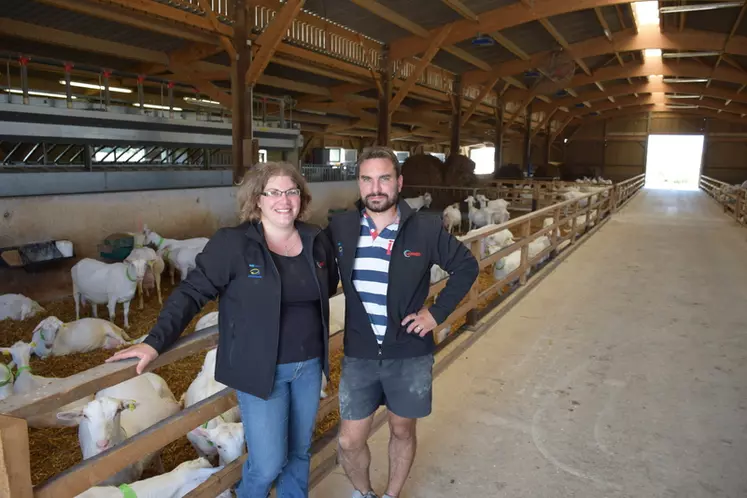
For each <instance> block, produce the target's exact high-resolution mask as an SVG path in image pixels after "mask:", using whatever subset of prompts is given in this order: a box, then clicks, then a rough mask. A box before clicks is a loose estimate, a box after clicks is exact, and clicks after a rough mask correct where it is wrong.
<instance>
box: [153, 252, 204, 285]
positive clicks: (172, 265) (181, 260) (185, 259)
mask: <svg viewBox="0 0 747 498" xmlns="http://www.w3.org/2000/svg"><path fill="white" fill-rule="evenodd" d="M202 249H203V248H202V247H188V246H181V247H172V246H165V247H163V248H161V249H159V250H158V254H159V256H161V257H162V258H163V259H164V261H168V263H169V274H170V275H171V284H172V285H173V284H174V272H175V270H179V277H180V279H181V280H184V279H185V278H187V275H189V272H190V271H192V270H194V269H195V267H196V266H197V262H196V258H197V255H198V254H200V253H201V252H202Z"/></svg>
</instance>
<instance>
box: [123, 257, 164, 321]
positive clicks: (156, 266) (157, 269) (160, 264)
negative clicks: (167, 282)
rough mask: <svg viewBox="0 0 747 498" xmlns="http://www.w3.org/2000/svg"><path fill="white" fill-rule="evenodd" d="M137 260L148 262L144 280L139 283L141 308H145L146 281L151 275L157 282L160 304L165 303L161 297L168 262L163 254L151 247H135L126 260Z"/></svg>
mask: <svg viewBox="0 0 747 498" xmlns="http://www.w3.org/2000/svg"><path fill="white" fill-rule="evenodd" d="M137 260H143V261H145V263H146V264H147V267H146V269H145V273H146V275H145V276H144V278H143V280H139V281H138V283H137V287H138V291H139V294H140V303H139V304H140V309H143V289H144V288H146V289H147V288H148V286H146V285H144V282H145V280H146V278H147V277H148V276H151V275H152V277H153V280H154V282H155V287H156V293H157V294H158V304H163V299H162V298H161V274H162V273H163V270H164V269H165V267H166V263H164V261H163V258H161V256H159V255H158V253H157V252H156V251H154V250H153V249H151V248H150V247H135V249H133V250H132V251H131V252H130V254H129V255H128V256H127V257H126V258H125V262H134V261H137ZM149 272H150V273H149Z"/></svg>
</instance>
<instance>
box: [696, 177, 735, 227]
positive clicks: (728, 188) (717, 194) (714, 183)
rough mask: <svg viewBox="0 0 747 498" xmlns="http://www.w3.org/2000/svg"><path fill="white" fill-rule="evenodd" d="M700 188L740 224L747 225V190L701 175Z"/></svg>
mask: <svg viewBox="0 0 747 498" xmlns="http://www.w3.org/2000/svg"><path fill="white" fill-rule="evenodd" d="M698 186H699V187H700V189H701V190H703V191H704V192H705V193H706V194H708V195H709V196H711V197H713V198H714V199H715V200H716V202H718V203H719V204H721V206H723V209H724V212H725V213H729V214H730V215H731V216H733V217H734V219H735V220H736V221H737V222H738V223H739V224H741V225H747V207H746V206H745V204H746V203H747V190H745V189H743V188H741V187H737V186H735V185H731V184H729V183H726V182H722V181H721V180H716V179H715V178H711V177H708V176H705V175H700V180H699V181H698Z"/></svg>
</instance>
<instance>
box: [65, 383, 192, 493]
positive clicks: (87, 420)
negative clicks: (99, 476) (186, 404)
mask: <svg viewBox="0 0 747 498" xmlns="http://www.w3.org/2000/svg"><path fill="white" fill-rule="evenodd" d="M180 408H181V407H180V405H179V403H177V402H176V400H175V399H174V395H173V393H172V392H171V390H170V389H169V387H168V385H167V384H166V382H165V381H164V380H163V379H162V378H161V377H159V376H158V375H156V374H154V373H150V372H148V373H145V374H142V375H138V376H137V377H133V378H132V379H129V380H126V381H125V382H122V383H121V384H117V385H116V386H112V387H108V388H106V389H102V390H101V391H99V392H97V393H96V399H94V400H93V401H91V402H89V403H88V404H87V405H86V406H84V407H83V408H78V409H76V410H67V411H60V412H59V413H57V418H59V419H61V420H68V421H70V422H73V423H77V424H78V441H79V443H80V448H81V450H82V452H83V459H84V460H86V459H89V458H92V457H94V456H96V455H98V454H100V453H103V452H104V451H107V450H109V449H110V448H112V447H114V446H116V445H118V444H120V443H122V442H123V441H124V440H125V439H127V438H129V437H132V436H134V435H135V434H138V433H139V432H141V431H143V430H145V429H147V428H148V427H151V426H152V425H154V424H157V423H158V422H160V421H161V420H163V419H165V418H167V417H169V416H171V415H173V414H175V413H177V412H178V411H179V410H180ZM160 454H161V451H160V450H158V451H156V452H154V453H151V454H149V455H145V456H143V458H142V459H141V460H139V461H137V462H135V463H134V464H132V465H129V466H127V467H125V468H123V469H122V470H120V471H119V472H118V473H117V474H115V475H114V476H112V477H110V478H109V479H107V480H106V481H104V482H103V483H102V484H107V485H115V486H116V485H118V484H122V483H128V482H133V481H136V480H137V479H139V478H140V476H141V475H142V473H143V470H144V469H146V468H147V467H148V465H150V463H152V462H155V463H156V468H157V469H159V470H161V472H162V471H163V465H162V463H161V457H160Z"/></svg>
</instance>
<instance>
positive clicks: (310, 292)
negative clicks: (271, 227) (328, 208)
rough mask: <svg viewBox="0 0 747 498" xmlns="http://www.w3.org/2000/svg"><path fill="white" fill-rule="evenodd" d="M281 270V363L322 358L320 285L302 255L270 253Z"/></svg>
mask: <svg viewBox="0 0 747 498" xmlns="http://www.w3.org/2000/svg"><path fill="white" fill-rule="evenodd" d="M271 254H272V259H273V261H274V262H275V266H276V267H277V269H278V272H279V273H280V282H281V296H280V343H279V347H278V359H277V362H278V364H283V363H294V362H297V361H306V360H311V359H313V358H319V357H321V356H322V354H324V343H323V342H322V339H323V333H324V327H323V325H322V308H321V303H320V300H319V288H318V286H317V283H316V279H315V277H314V273H313V272H312V269H311V267H310V266H309V262H308V261H307V260H306V258H305V257H304V255H303V254H299V255H298V256H281V255H279V254H275V253H271Z"/></svg>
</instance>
